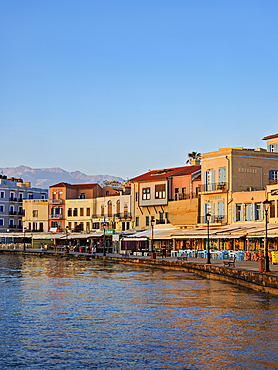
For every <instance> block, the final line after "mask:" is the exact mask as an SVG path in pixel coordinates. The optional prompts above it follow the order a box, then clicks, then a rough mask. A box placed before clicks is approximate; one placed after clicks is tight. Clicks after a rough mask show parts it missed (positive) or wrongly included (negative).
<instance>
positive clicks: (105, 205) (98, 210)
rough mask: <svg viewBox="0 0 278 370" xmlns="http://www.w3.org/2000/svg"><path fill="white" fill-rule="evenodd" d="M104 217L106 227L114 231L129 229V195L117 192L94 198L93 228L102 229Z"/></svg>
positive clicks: (130, 218) (130, 221)
mask: <svg viewBox="0 0 278 370" xmlns="http://www.w3.org/2000/svg"><path fill="white" fill-rule="evenodd" d="M104 219H105V223H106V229H114V230H116V231H126V230H129V229H131V227H132V215H131V195H130V194H122V193H118V194H114V195H107V196H104V197H98V198H96V203H95V212H94V214H93V219H92V223H93V224H92V225H93V229H102V228H103V222H104Z"/></svg>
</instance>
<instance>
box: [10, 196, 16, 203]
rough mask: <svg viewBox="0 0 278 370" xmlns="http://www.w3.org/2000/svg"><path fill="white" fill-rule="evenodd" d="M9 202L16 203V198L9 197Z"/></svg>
mask: <svg viewBox="0 0 278 370" xmlns="http://www.w3.org/2000/svg"><path fill="white" fill-rule="evenodd" d="M9 201H10V202H17V198H14V197H10V198H9Z"/></svg>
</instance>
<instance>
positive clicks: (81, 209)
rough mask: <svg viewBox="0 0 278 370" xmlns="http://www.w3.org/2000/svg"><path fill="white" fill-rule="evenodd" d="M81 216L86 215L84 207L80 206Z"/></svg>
mask: <svg viewBox="0 0 278 370" xmlns="http://www.w3.org/2000/svg"><path fill="white" fill-rule="evenodd" d="M80 216H81V217H82V216H84V208H80Z"/></svg>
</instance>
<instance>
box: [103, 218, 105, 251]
mask: <svg viewBox="0 0 278 370" xmlns="http://www.w3.org/2000/svg"><path fill="white" fill-rule="evenodd" d="M105 227H106V223H105V221H104V222H103V256H106V251H105V248H106V240H105Z"/></svg>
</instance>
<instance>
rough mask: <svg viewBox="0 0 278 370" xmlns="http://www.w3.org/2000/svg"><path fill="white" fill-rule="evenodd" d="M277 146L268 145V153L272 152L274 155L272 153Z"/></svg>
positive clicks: (275, 150)
mask: <svg viewBox="0 0 278 370" xmlns="http://www.w3.org/2000/svg"><path fill="white" fill-rule="evenodd" d="M277 146H278V145H277V144H270V145H268V151H269V152H272V153H274V152H277V149H276V148H277Z"/></svg>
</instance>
